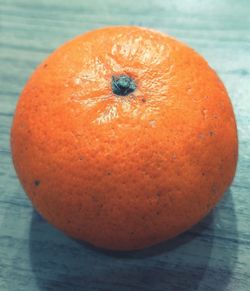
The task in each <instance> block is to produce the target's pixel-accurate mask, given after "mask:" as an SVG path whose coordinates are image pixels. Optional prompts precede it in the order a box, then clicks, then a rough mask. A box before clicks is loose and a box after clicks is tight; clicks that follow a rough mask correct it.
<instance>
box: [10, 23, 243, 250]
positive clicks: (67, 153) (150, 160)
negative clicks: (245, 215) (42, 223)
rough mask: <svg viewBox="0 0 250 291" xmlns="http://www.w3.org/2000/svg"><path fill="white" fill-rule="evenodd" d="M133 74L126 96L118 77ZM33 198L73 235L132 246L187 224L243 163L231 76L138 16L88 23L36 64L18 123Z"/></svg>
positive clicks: (16, 141) (17, 162) (14, 134)
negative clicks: (129, 21)
mask: <svg viewBox="0 0 250 291" xmlns="http://www.w3.org/2000/svg"><path fill="white" fill-rule="evenodd" d="M120 74H125V75H128V76H130V77H131V78H133V80H134V81H135V83H136V87H137V88H136V90H135V91H134V92H133V93H131V94H129V95H128V96H117V95H115V94H114V93H113V92H112V88H111V79H112V76H117V75H120ZM11 146H12V155H13V162H14V166H15V169H16V172H17V174H18V177H19V179H20V181H21V184H22V185H23V187H24V189H25V191H26V193H27V194H28V196H29V198H30V199H31V201H32V203H33V205H34V207H35V208H36V209H37V210H38V212H39V213H41V214H42V216H43V217H45V218H46V219H47V220H48V221H49V222H50V223H51V224H53V225H54V226H56V227H57V228H59V229H61V230H62V231H63V232H65V233H66V234H68V235H70V236H72V237H74V238H77V239H80V240H84V241H88V242H90V243H91V244H93V245H95V246H97V247H101V248H107V249H115V250H133V249H141V248H144V247H148V246H151V245H153V244H156V243H159V242H161V241H164V240H167V239H170V238H173V237H175V236H176V235H178V234H179V233H181V232H183V231H185V230H187V229H189V228H190V227H191V226H192V225H194V224H195V223H197V222H198V221H199V220H201V219H202V218H203V217H204V216H205V215H207V213H208V212H209V211H210V210H211V209H212V208H213V207H214V206H215V204H216V203H217V202H218V200H219V199H220V198H221V197H222V195H223V193H224V192H225V191H226V189H227V188H228V187H229V185H230V183H231V182H232V179H233V177H234V174H235V169H236V164H237V153H238V142H237V129H236V122H235V118H234V113H233V109H232V105H231V102H230V99H229V97H228V94H227V92H226V89H225V87H224V86H223V84H222V82H221V81H220V79H219V78H218V76H217V75H216V73H215V72H214V71H213V70H212V69H211V68H210V67H209V66H208V64H207V62H206V61H205V60H204V59H203V58H202V57H201V56H200V55H198V54H197V53H196V52H195V51H194V50H193V49H191V48H189V47H187V46H186V45H185V44H183V43H181V42H179V41H177V40H175V39H174V38H172V37H169V36H167V35H164V34H162V33H159V32H156V31H153V30H150V29H145V28H139V27H131V26H120V27H107V28H103V29H98V30H95V31H91V32H88V33H86V34H83V35H81V36H79V37H77V38H75V39H73V40H72V41H70V42H68V43H66V44H65V45H63V46H62V47H60V48H59V49H57V50H56V51H55V52H54V53H52V54H51V55H50V56H49V57H48V58H47V59H46V60H45V61H44V62H43V63H42V64H41V65H39V67H38V68H37V69H36V70H35V72H34V73H33V74H32V76H31V78H30V79H29V81H28V82H27V84H26V86H25V88H24V90H23V92H22V94H21V96H20V99H19V102H18V105H17V108H16V113H15V116H14V120H13V126H12V131H11Z"/></svg>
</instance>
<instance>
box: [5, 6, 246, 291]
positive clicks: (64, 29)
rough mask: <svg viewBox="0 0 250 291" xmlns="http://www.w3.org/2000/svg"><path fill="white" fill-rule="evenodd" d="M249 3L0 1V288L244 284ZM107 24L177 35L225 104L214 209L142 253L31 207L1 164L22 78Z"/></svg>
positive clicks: (152, 289)
mask: <svg viewBox="0 0 250 291" xmlns="http://www.w3.org/2000/svg"><path fill="white" fill-rule="evenodd" d="M249 14H250V1H248V0H245V1H244V0H241V1H233V0H228V1H226V0H221V1H212V0H211V1H209V0H206V1H193V0H189V1H188V0H186V1H174V0H171V1H167V0H155V1H139V0H137V1H135V0H126V1H125V0H124V1H119V0H107V1H105V0H103V1H101V0H98V1H94V0H92V1H90V0H77V1H74V0H71V1H66V0H64V1H59V0H56V1H50V0H40V1H35V0H33V1H32V0H0V25H1V26H0V41H1V48H0V60H1V66H0V76H1V83H0V290H1V291H5V290H8V291H9V290H10V291H38V290H56V291H57V290H60V291H61V290H62V291H64V290H65V291H66V290H67V291H68V290H69V291H71V290H77V291H78V290H84V291H85V290H86V291H92V290H93V291H94V290H102V291H104V290H105V291H107V290H112V291H113V290H115V291H116V290H122V291H129V290H134V291H140V290H144V291H168V290H171V291H172V290H218V291H222V290H231V291H235V290H237V291H246V290H250V289H249V288H250V279H249V278H250V263H249V261H250V211H249V209H250V182H249V181H250V178H249V174H250V143H249V141H250V138H249V136H250V32H249V31H250V18H249ZM116 24H133V25H141V26H147V27H152V28H155V29H158V30H161V31H163V32H166V33H169V34H172V35H173V36H175V37H177V38H179V39H181V40H182V41H185V42H186V43H188V44H189V45H190V46H192V47H193V48H195V49H196V50H197V51H198V52H200V53H201V54H202V55H203V56H204V57H205V58H206V59H207V60H208V62H209V63H210V65H211V66H212V67H213V68H214V69H215V70H216V71H217V72H218V73H219V75H220V77H221V79H222V80H223V81H224V83H225V85H226V87H227V89H228V92H229V94H230V96H231V99H232V103H233V105H234V109H235V113H236V117H237V122H238V130H239V140H240V149H239V163H238V169H237V174H236V177H235V179H234V182H233V184H232V186H231V187H230V189H229V190H228V192H227V193H225V196H224V198H223V200H222V201H221V202H220V203H219V205H218V206H217V207H216V209H215V210H214V211H213V212H212V213H211V214H210V215H209V216H208V217H207V218H206V219H205V220H204V221H202V222H201V223H200V224H199V225H197V226H195V227H194V228H193V229H191V230H190V231H188V232H186V233H185V234H183V235H181V236H179V237H178V238H176V239H174V240H172V241H170V242H167V243H163V244H162V245H160V246H156V247H153V248H150V249H148V250H144V251H139V252H131V253H125V254H124V253H114V252H103V251H100V250H97V249H94V248H92V247H89V246H87V245H85V244H80V243H78V242H76V241H74V240H72V239H70V238H69V237H66V236H65V235H63V234H62V233H61V232H59V231H58V230H56V229H54V228H53V227H52V226H50V225H49V224H48V223H47V222H46V221H44V220H43V219H42V218H41V217H40V216H39V215H38V214H36V212H35V211H34V210H33V209H32V207H31V203H30V202H29V200H28V199H27V198H26V196H25V194H24V192H23V190H22V188H21V186H20V184H19V182H18V180H17V177H16V174H15V171H14V169H13V166H12V163H11V155H10V147H9V131H10V126H11V121H12V118H13V112H14V110H15V105H16V102H17V99H18V96H19V93H20V91H21V89H22V88H23V86H24V84H25V82H26V80H27V78H28V77H29V75H30V74H31V72H32V71H33V70H34V68H35V67H36V66H37V65H38V64H39V62H40V61H41V60H42V59H44V58H45V57H46V56H47V55H48V54H49V53H50V52H52V51H53V50H54V49H55V48H56V47H57V46H58V45H60V44H62V43H64V42H65V41H67V40H69V39H71V38H73V37H74V36H75V35H78V34H81V33H83V32H85V31H88V30H91V29H94V28H97V27H101V26H106V25H116Z"/></svg>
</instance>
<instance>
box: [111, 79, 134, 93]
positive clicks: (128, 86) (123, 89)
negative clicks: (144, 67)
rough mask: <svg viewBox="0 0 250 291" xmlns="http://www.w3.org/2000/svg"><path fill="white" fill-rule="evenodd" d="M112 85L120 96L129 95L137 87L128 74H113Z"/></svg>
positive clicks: (114, 91)
mask: <svg viewBox="0 0 250 291" xmlns="http://www.w3.org/2000/svg"><path fill="white" fill-rule="evenodd" d="M111 85H112V91H113V93H114V94H116V95H119V96H127V95H129V94H130V93H132V92H134V91H135V89H136V84H135V82H134V80H133V79H132V78H131V77H129V76H127V75H119V76H112V83H111Z"/></svg>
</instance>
